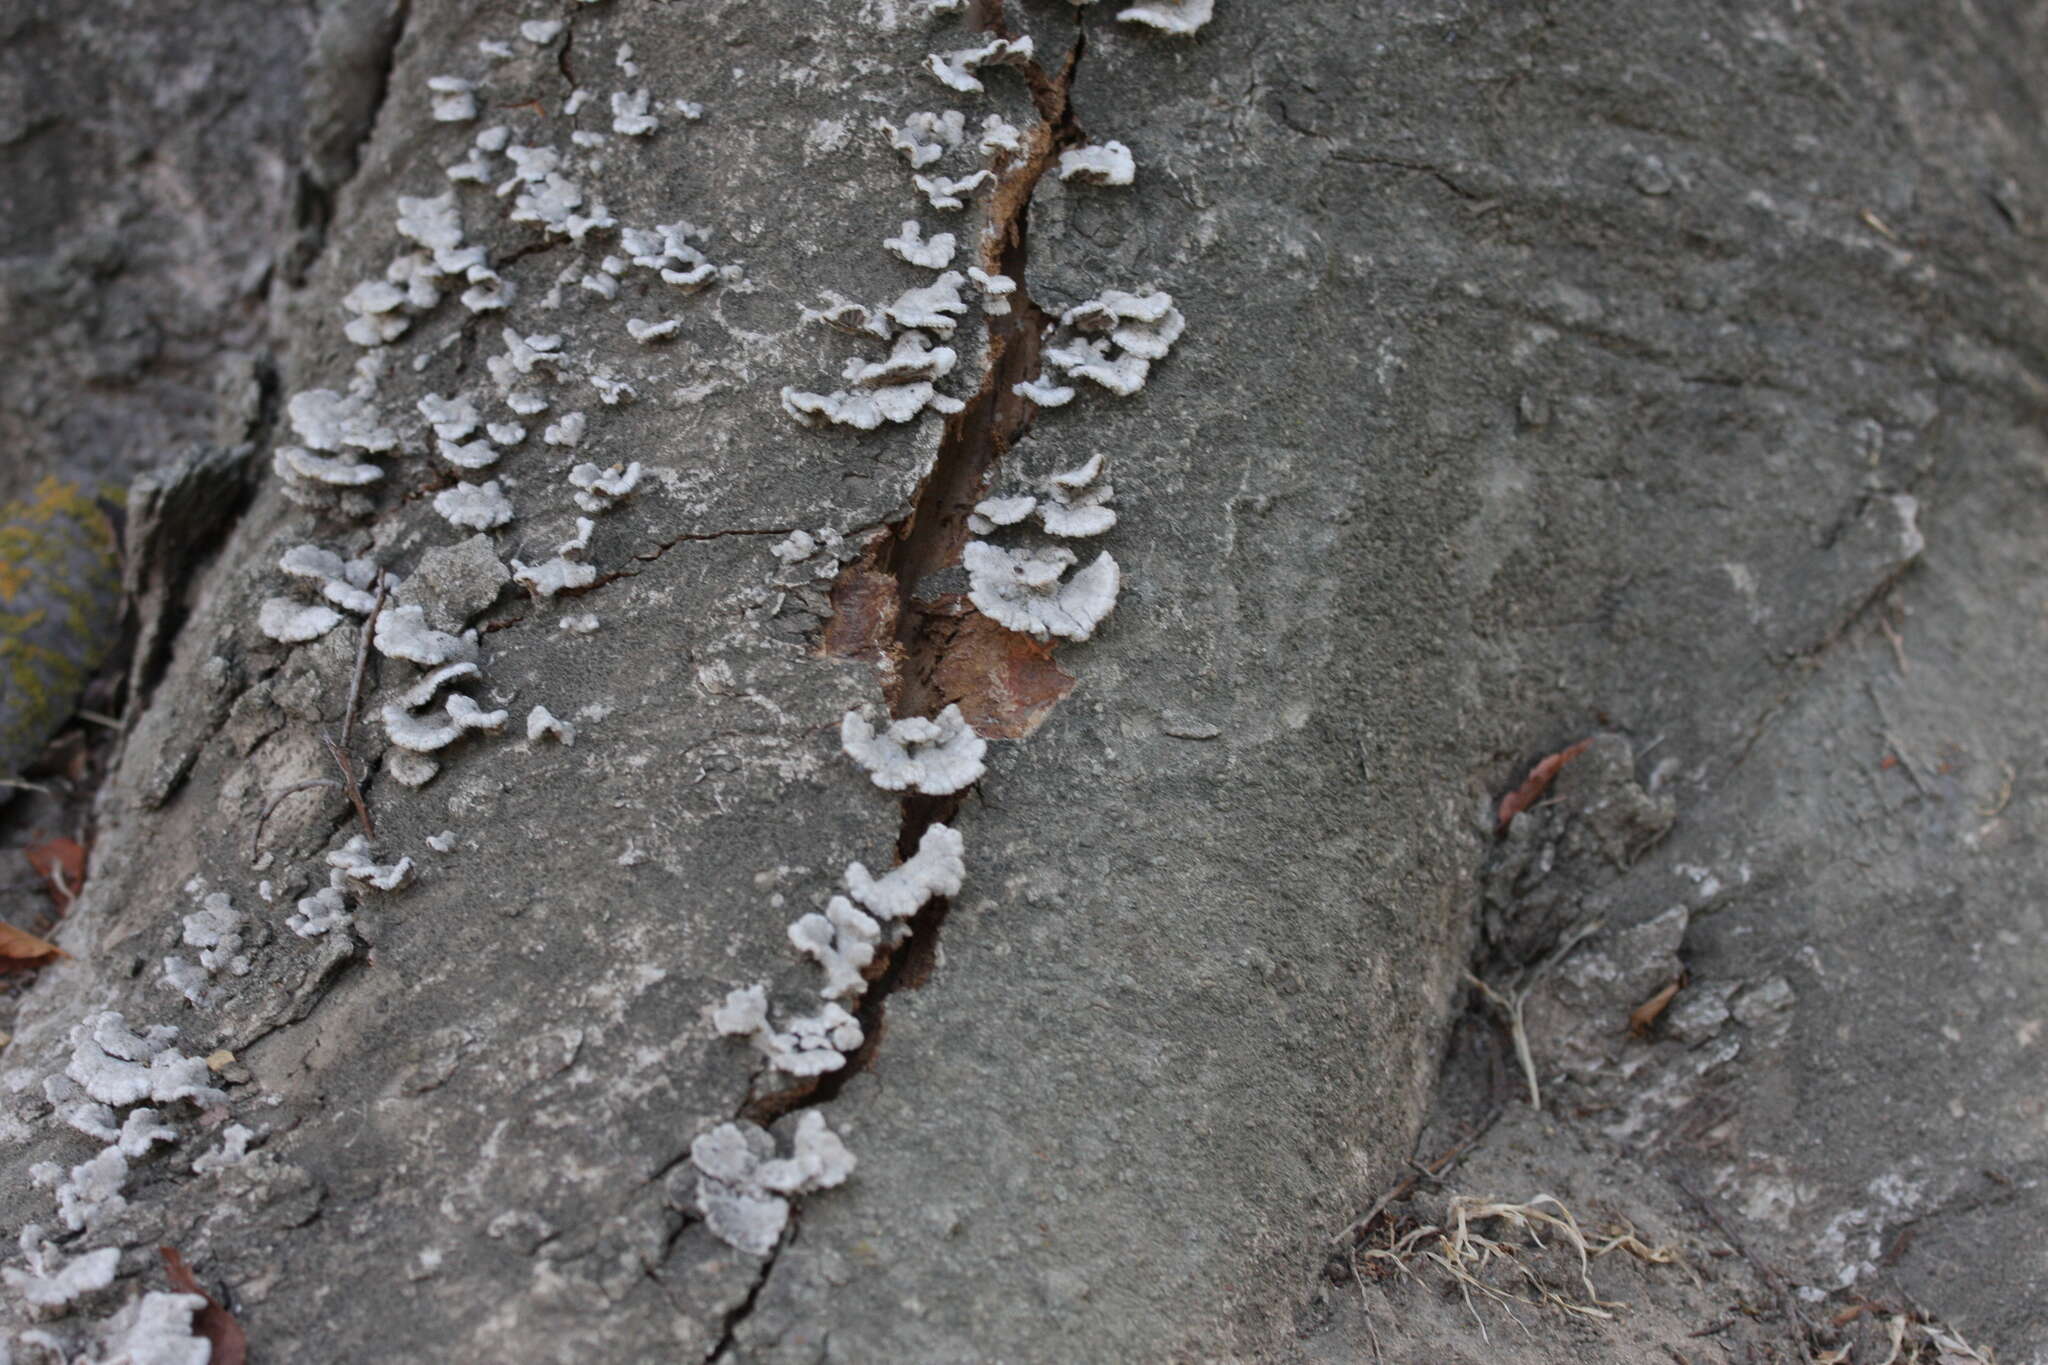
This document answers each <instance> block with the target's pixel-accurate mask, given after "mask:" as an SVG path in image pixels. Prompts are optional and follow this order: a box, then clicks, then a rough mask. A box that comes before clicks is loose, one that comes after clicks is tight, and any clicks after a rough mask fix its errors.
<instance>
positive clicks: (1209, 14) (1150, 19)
mask: <svg viewBox="0 0 2048 1365" xmlns="http://www.w3.org/2000/svg"><path fill="white" fill-rule="evenodd" d="M1215 15H1216V0H1145V3H1143V4H1139V5H1132V6H1131V7H1130V8H1128V9H1124V10H1119V11H1118V12H1117V16H1116V17H1117V18H1119V19H1121V20H1123V21H1124V22H1125V23H1127V24H1147V25H1150V26H1151V27H1153V28H1156V29H1158V30H1160V31H1161V32H1162V33H1176V34H1189V33H1193V32H1194V31H1195V30H1196V29H1198V28H1200V27H1201V26H1202V25H1204V24H1206V23H1208V22H1209V20H1211V19H1212V18H1214V17H1215Z"/></svg>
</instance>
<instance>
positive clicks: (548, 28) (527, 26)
mask: <svg viewBox="0 0 2048 1365" xmlns="http://www.w3.org/2000/svg"><path fill="white" fill-rule="evenodd" d="M565 27H567V25H565V24H564V23H563V22H562V21H561V20H560V19H528V20H525V21H524V22H522V23H521V24H520V25H519V36H520V37H522V38H524V39H526V41H527V42H529V43H532V44H533V45H534V46H535V47H544V46H546V45H547V44H549V43H552V42H553V41H554V40H555V39H556V38H557V37H558V36H560V34H561V32H562V30H563V29H564V28H565Z"/></svg>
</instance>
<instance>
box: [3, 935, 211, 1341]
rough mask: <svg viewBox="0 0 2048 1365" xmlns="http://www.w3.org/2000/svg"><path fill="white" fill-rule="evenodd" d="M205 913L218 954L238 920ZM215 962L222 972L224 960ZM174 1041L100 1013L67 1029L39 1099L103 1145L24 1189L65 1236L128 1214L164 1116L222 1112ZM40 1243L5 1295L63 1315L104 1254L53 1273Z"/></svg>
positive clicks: (30, 1240)
mask: <svg viewBox="0 0 2048 1365" xmlns="http://www.w3.org/2000/svg"><path fill="white" fill-rule="evenodd" d="M208 910H210V911H212V912H213V913H212V914H211V915H210V916H209V917H207V918H206V919H205V920H204V927H202V929H201V932H200V935H199V936H200V937H202V938H214V939H217V940H220V943H217V944H216V946H221V943H224V942H225V941H226V940H227V939H228V938H230V937H231V936H233V935H234V934H235V932H236V929H237V927H238V926H239V919H238V918H236V917H233V916H231V915H229V914H227V913H225V911H226V907H225V906H224V905H213V906H210V907H208ZM205 913H206V912H205V911H202V914H205ZM189 923H190V920H188V924H189ZM220 961H221V965H223V966H225V965H227V961H226V959H221V960H220ZM177 1036H178V1030H177V1029H175V1028H173V1027H171V1026H169V1025H167V1024H159V1025H155V1026H152V1027H151V1028H149V1029H147V1030H146V1031H145V1032H143V1033H140V1034H138V1033H136V1032H134V1031H133V1030H132V1029H130V1028H129V1027H128V1021H127V1019H126V1018H125V1017H124V1016H122V1015H121V1014H118V1013H115V1012H114V1011H111V1010H106V1011H101V1012H99V1013H96V1014H92V1015H89V1016H87V1017H86V1018H85V1019H84V1020H83V1021H82V1022H80V1023H78V1024H77V1025H74V1026H73V1028H72V1030H71V1036H70V1043H71V1056H70V1060H69V1061H68V1062H67V1064H66V1065H65V1067H64V1070H63V1071H62V1072H59V1073H56V1074H53V1075H50V1076H47V1077H45V1078H44V1080H43V1096H44V1098H45V1099H47V1100H48V1101H49V1102H50V1104H51V1105H52V1107H54V1108H55V1110H56V1112H57V1116H58V1118H59V1119H60V1120H61V1121H62V1122H64V1123H65V1124H67V1125H69V1126H70V1127H72V1128H74V1129H76V1130H77V1131H78V1132H80V1133H83V1134H85V1135H86V1136H87V1137H90V1138H93V1139H94V1140H95V1141H98V1142H103V1143H106V1144H107V1145H106V1146H105V1147H103V1148H102V1149H101V1150H100V1151H99V1153H98V1154H97V1155H95V1156H93V1157H91V1158H89V1159H87V1160H85V1161H82V1162H79V1163H77V1164H76V1165H73V1166H71V1167H69V1168H68V1169H67V1168H65V1167H63V1166H59V1165H57V1164H56V1163H54V1162H47V1161H46V1162H38V1163H36V1165H34V1166H32V1167H30V1169H29V1177H30V1179H31V1180H33V1181H34V1182H35V1183H36V1184H38V1185H41V1186H44V1187H46V1188H50V1189H53V1190H54V1191H55V1193H56V1199H57V1217H58V1220H59V1221H60V1222H62V1223H63V1224H64V1226H65V1227H66V1228H68V1229H70V1230H71V1231H73V1232H79V1231H88V1230H94V1229H97V1228H98V1227H99V1226H100V1225H102V1224H104V1223H106V1222H108V1221H110V1220H111V1219H113V1218H116V1217H118V1216H119V1215H120V1214H121V1213H122V1212H123V1211H124V1210H126V1208H127V1207H128V1200H127V1196H126V1193H125V1191H126V1190H127V1186H128V1176H129V1163H130V1162H131V1161H140V1160H143V1159H144V1158H146V1157H148V1156H149V1154H150V1152H151V1151H152V1149H153V1148H155V1147H156V1146H158V1145H159V1144H175V1143H176V1142H177V1141H178V1140H179V1136H178V1132H177V1130H176V1129H175V1128H173V1127H171V1125H170V1124H169V1123H167V1122H165V1121H164V1112H165V1110H166V1109H168V1108H169V1107H170V1106H173V1105H176V1104H179V1103H181V1102H183V1103H190V1104H193V1105H197V1106H200V1107H208V1106H212V1105H218V1104H223V1103H225V1102H226V1100H227V1096H226V1095H225V1094H223V1093H222V1092H221V1091H220V1090H218V1089H216V1088H215V1087H214V1086H213V1085H212V1084H211V1081H212V1073H211V1071H210V1070H209V1069H208V1067H207V1063H206V1060H205V1059H204V1058H200V1057H190V1056H187V1055H185V1054H184V1053H181V1052H179V1051H178V1050H177V1048H176V1047H175V1046H174V1043H175V1041H176V1039H177ZM122 1111H126V1112H125V1113H124V1112H122ZM41 1235H42V1234H41V1230H40V1229H36V1230H35V1231H33V1232H32V1233H25V1234H24V1237H23V1242H22V1250H23V1253H24V1255H25V1256H26V1258H27V1260H28V1265H29V1268H28V1270H27V1271H26V1272H19V1271H12V1270H10V1271H9V1272H8V1274H7V1280H8V1283H9V1285H10V1286H11V1287H14V1288H16V1289H17V1291H18V1292H20V1293H22V1294H23V1295H24V1297H26V1298H28V1299H29V1301H30V1302H31V1303H33V1304H36V1305H37V1306H39V1307H45V1308H61V1307H63V1306H64V1305H65V1304H68V1303H69V1302H70V1301H71V1299H73V1298H76V1297H78V1296H79V1295H81V1294H84V1293H88V1292H91V1291H92V1290H93V1289H97V1288H104V1287H105V1286H106V1284H107V1283H108V1282H109V1280H108V1279H107V1278H106V1277H105V1276H103V1274H102V1270H101V1268H102V1267H103V1265H104V1264H105V1257H106V1255H108V1254H111V1253H102V1252H93V1253H89V1254H88V1255H87V1256H84V1257H81V1258H79V1260H77V1261H75V1262H72V1263H71V1264H70V1265H69V1266H64V1265H60V1264H59V1263H57V1262H56V1261H54V1260H53V1259H52V1258H51V1256H50V1255H49V1254H48V1252H47V1250H46V1249H45V1248H44V1247H43V1246H42V1244H41Z"/></svg>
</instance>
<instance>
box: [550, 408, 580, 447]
mask: <svg viewBox="0 0 2048 1365" xmlns="http://www.w3.org/2000/svg"><path fill="white" fill-rule="evenodd" d="M589 429H590V419H589V418H588V417H585V416H584V415H583V414H582V413H580V412H565V413H563V414H562V419H561V420H560V421H559V422H550V423H548V425H547V429H546V430H544V431H542V432H541V434H540V439H541V440H542V441H543V442H545V443H546V444H548V445H551V446H574V445H580V444H582V442H583V434H584V432H586V431H588V430H589Z"/></svg>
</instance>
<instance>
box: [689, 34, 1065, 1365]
mask: <svg viewBox="0 0 2048 1365" xmlns="http://www.w3.org/2000/svg"><path fill="white" fill-rule="evenodd" d="M969 26H970V27H971V28H975V29H979V30H981V31H983V32H986V33H989V34H991V35H993V36H995V37H1002V38H1008V37H1011V36H1013V35H1012V33H1011V31H1010V29H1009V26H1008V24H1007V23H1006V22H1005V20H1004V15H1003V4H1002V0H977V4H976V5H975V7H974V9H973V11H972V12H971V13H970V15H969ZM1086 46H1087V35H1086V32H1085V30H1082V29H1081V28H1079V26H1078V24H1077V27H1076V31H1075V36H1074V44H1073V46H1072V47H1071V48H1069V49H1068V50H1067V54H1066V56H1065V58H1064V59H1063V60H1062V62H1061V64H1060V69H1059V72H1058V74H1057V75H1053V74H1049V73H1047V71H1046V70H1045V69H1044V67H1042V66H1041V65H1039V64H1038V63H1037V62H1036V61H1032V62H1030V63H1027V64H1026V65H1025V66H1024V67H1023V69H1022V74H1023V77H1024V81H1025V84H1026V86H1027V88H1028V89H1029V90H1030V92H1031V99H1032V103H1033V105H1034V106H1035V107H1036V109H1037V112H1038V116H1039V122H1038V123H1037V124H1036V125H1035V126H1034V127H1033V128H1032V129H1031V131H1030V133H1029V135H1028V138H1027V141H1026V145H1025V150H1024V151H1023V152H1022V153H1021V154H1018V155H1015V156H1013V157H1011V158H1010V160H1009V162H1008V164H1007V165H1004V166H1003V167H1002V169H1001V171H1000V172H999V177H998V179H997V182H996V186H995V189H994V191H993V192H992V194H991V196H990V199H989V207H988V216H989V221H988V230H987V231H986V233H985V234H984V235H983V236H982V237H981V242H982V247H981V252H980V255H981V261H980V264H981V267H982V269H984V270H986V271H988V272H989V273H991V274H1001V275H1007V276H1008V277H1009V278H1010V279H1011V280H1013V281H1015V282H1016V289H1015V291H1014V292H1013V293H1012V294H1011V295H1010V296H1009V299H1010V311H1009V312H1008V313H1007V314H1000V315H994V316H990V315H986V314H984V315H983V321H984V325H985V328H986V333H985V347H986V353H987V365H986V368H985V370H984V372H983V375H982V380H981V384H980V387H979V388H978V389H977V390H976V391H975V393H974V396H973V397H971V398H969V399H968V400H966V406H965V407H963V408H962V409H961V410H960V411H959V412H958V413H956V414H954V415H952V416H951V417H948V418H947V419H946V425H945V430H944V433H943V434H942V436H941V437H940V441H939V449H938V454H937V455H936V456H935V458H934V459H933V461H932V467H931V470H930V472H929V473H927V474H926V475H925V478H924V481H923V482H922V483H921V484H920V485H919V486H918V490H917V493H916V495H915V497H914V498H913V499H912V500H911V510H910V512H909V514H908V515H907V516H905V517H904V518H903V519H902V520H900V521H897V522H893V523H891V524H890V525H889V526H888V527H887V528H886V530H884V531H883V532H882V533H881V534H879V535H878V536H877V537H876V538H875V542H874V544H873V545H872V546H871V547H870V549H869V551H868V553H867V554H866V555H864V556H862V558H861V559H860V560H858V561H856V562H855V563H853V564H851V565H849V566H848V568H847V571H846V572H845V573H844V574H842V575H841V577H840V579H839V581H838V583H837V584H835V586H834V589H833V605H834V609H835V615H836V614H838V612H839V611H841V610H844V609H846V608H847V607H848V606H849V605H850V603H851V601H852V599H853V598H855V597H858V596H859V595H861V594H864V593H865V594H869V595H873V594H874V593H875V589H877V588H878V587H879V588H881V589H883V590H884V591H885V592H886V594H887V598H888V600H887V601H886V602H885V603H884V604H882V607H881V610H880V611H876V610H875V608H874V606H873V605H872V604H868V605H866V606H865V608H864V610H863V611H862V613H861V614H862V615H863V616H864V617H865V618H866V620H867V624H866V625H864V626H863V627H862V628H860V629H857V630H856V631H855V632H853V634H854V635H855V636H858V637H862V638H859V639H857V640H852V641H850V642H851V643H852V644H854V645H855V648H854V649H849V650H846V651H844V652H861V653H865V654H868V655H869V656H870V657H873V658H874V659H875V662H876V663H877V665H878V667H879V668H880V671H881V673H882V677H883V684H884V686H883V693H884V696H885V697H886V699H887V700H888V703H889V709H890V713H891V714H892V715H895V716H899V717H902V716H913V715H916V716H923V715H931V714H933V713H934V712H936V711H938V710H940V709H941V708H943V707H944V706H946V705H948V704H949V703H951V702H955V701H958V700H961V698H959V697H957V696H950V695H947V689H946V688H945V687H944V686H942V684H941V682H940V680H939V672H940V665H941V664H942V662H943V661H944V659H945V656H946V653H947V649H948V647H949V645H951V643H952V642H953V641H954V640H955V639H956V638H957V636H958V634H959V629H958V624H957V616H958V609H957V603H949V602H948V601H947V600H945V599H944V598H943V597H939V598H926V597H923V596H920V594H919V588H920V586H921V585H922V584H923V583H924V582H925V580H927V579H928V578H930V577H931V576H932V575H934V574H936V573H938V572H940V571H941V570H944V569H949V568H952V567H953V566H955V565H957V564H958V563H959V562H960V557H961V551H962V549H963V548H964V547H965V545H966V543H967V535H968V528H967V517H968V514H969V513H970V512H972V511H973V510H974V505H975V504H976V503H977V502H979V501H981V500H982V498H983V497H985V496H986V495H987V492H988V489H989V487H990V485H991V483H992V482H993V480H994V477H995V475H996V472H997V470H998V469H999V467H1000V466H1001V463H1002V460H1003V457H1004V456H1005V455H1007V454H1008V453H1009V451H1010V450H1011V449H1013V448H1014V447H1015V446H1016V444H1017V443H1018V442H1019V441H1020V440H1022V439H1023V438H1024V436H1025V435H1026V433H1027V432H1028V431H1029V430H1030V427H1031V422H1032V419H1033V417H1034V416H1035V415H1036V413H1037V405H1036V404H1034V403H1032V402H1030V401H1029V400H1028V399H1026V398H1023V397H1021V396H1019V395H1018V394H1017V393H1016V392H1015V386H1016V385H1017V384H1019V383H1022V382H1024V381H1025V380H1030V379H1036V378H1037V377H1038V373H1039V350H1040V345H1041V343H1042V342H1043V339H1044V337H1045V334H1046V333H1047V332H1048V331H1049V330H1050V328H1051V325H1052V323H1053V319H1052V318H1051V317H1049V316H1048V315H1047V314H1046V313H1045V311H1044V310H1043V309H1041V308H1040V307H1039V306H1038V305H1037V303H1036V302H1034V301H1033V300H1032V298H1031V293H1030V288H1029V281H1028V276H1027V274H1026V271H1027V269H1028V267H1029V264H1030V213H1031V196H1032V192H1033V191H1034V190H1035V189H1036V188H1037V186H1038V182H1039V181H1040V179H1042V178H1043V177H1044V175H1045V173H1046V172H1047V171H1048V170H1050V169H1052V168H1053V166H1055V165H1056V164H1057V162H1058V159H1059V154H1060V152H1061V151H1063V150H1065V149H1067V148H1069V147H1075V146H1079V145H1081V144H1082V143H1084V142H1085V141H1086V135H1085V134H1084V133H1083V131H1082V129H1081V125H1080V121H1079V119H1078V118H1076V117H1075V114H1074V111H1073V106H1072V102H1071V98H1070V96H1071V92H1072V89H1073V82H1074V76H1075V73H1076V71H1077V70H1078V69H1079V66H1080V62H1081V57H1082V54H1083V52H1084V51H1085V50H1086ZM874 627H882V628H885V629H887V630H888V631H889V634H888V636H887V638H874V637H875V636H876V635H879V634H880V631H879V630H876V629H874ZM826 649H827V650H828V652H841V651H837V650H834V649H833V639H832V634H831V631H830V628H829V626H828V628H827V642H826ZM965 799H966V795H965V793H952V794H948V795H943V796H927V795H923V794H919V793H914V792H913V793H910V794H908V795H906V796H905V797H904V798H903V801H902V806H901V811H902V815H901V820H900V823H899V826H898V831H897V836H896V854H897V857H898V859H899V860H901V859H908V858H909V857H911V856H912V855H913V854H915V853H916V852H917V848H918V845H919V843H920V842H921V841H922V840H923V838H924V835H925V832H926V831H927V830H929V829H930V828H931V827H932V826H933V825H937V824H946V823H949V822H951V821H952V820H953V818H954V817H955V816H956V815H957V814H958V813H959V810H960V807H961V805H962V804H963V802H964V801H965ZM951 909H952V901H951V899H950V898H948V897H945V896H934V897H933V898H932V899H931V900H929V901H927V902H926V903H925V905H924V906H923V908H921V909H920V910H919V911H918V912H917V913H916V914H915V915H913V916H912V917H911V918H910V920H909V921H908V922H907V928H908V929H909V933H908V934H907V935H906V936H905V937H904V938H903V940H902V941H901V942H900V943H898V944H896V945H895V946H894V947H892V948H887V949H884V950H883V951H882V952H881V953H879V954H877V956H876V959H875V962H874V964H873V965H872V966H871V967H870V968H869V971H868V988H867V990H866V992H865V993H863V995H862V996H861V1000H860V1006H859V1008H858V1009H857V1010H855V1011H854V1014H855V1015H856V1017H857V1018H858V1019H859V1020H860V1026H861V1034H862V1040H861V1044H860V1046H859V1047H857V1048H855V1049H854V1050H853V1051H852V1052H850V1053H848V1054H847V1058H846V1064H845V1065H844V1066H843V1067H841V1068H840V1069H839V1070H837V1071H831V1072H827V1073H825V1074H824V1075H822V1076H819V1077H816V1078H812V1079H810V1080H808V1081H806V1082H804V1083H802V1084H799V1085H793V1086H790V1087H788V1088H786V1089H781V1090H777V1091H774V1092H772V1093H768V1094H762V1093H758V1091H757V1092H756V1093H754V1094H750V1095H749V1096H748V1097H747V1099H746V1100H745V1101H744V1102H743V1103H742V1104H741V1105H740V1107H739V1110H738V1113H737V1115H736V1117H739V1118H742V1119H746V1120H749V1121H751V1122H753V1123H757V1124H760V1125H762V1126H763V1127H766V1126H768V1125H769V1124H772V1123H774V1122H775V1121H776V1120H777V1119H780V1118H782V1117H784V1116H785V1115H788V1114H791V1113H794V1112H796V1111H797V1110H800V1109H808V1108H812V1107H814V1106H818V1105H824V1104H829V1103H831V1102H832V1101H833V1100H835V1099H837V1098H838V1096H839V1094H840V1092H841V1091H842V1090H844V1089H845V1087H846V1085H847V1083H848V1082H849V1081H851V1080H852V1079H853V1078H854V1077H855V1076H857V1075H860V1074H861V1073H862V1072H864V1071H866V1070H867V1069H868V1068H869V1067H870V1066H872V1065H873V1063H874V1059H875V1056H876V1054H877V1053H878V1052H879V1051H880V1050H881V1044H882V1039H883V1037H884V1035H885V1034H886V1033H887V1031H888V1001H889V997H890V996H891V995H893V994H894V993H895V992H896V991H898V990H916V989H917V988H919V987H920V986H922V985H924V983H925V982H926V981H927V980H929V979H930V976H931V973H932V971H933V970H934V968H935V967H936V966H937V962H938V951H939V935H940V931H941V930H942V928H943V926H944V924H945V920H946V916H947V914H948V913H949V912H950V911H951ZM795 1227H796V1224H795V1222H794V1221H792V1224H791V1229H792V1230H791V1232H790V1233H789V1235H788V1236H786V1237H785V1238H784V1240H783V1242H782V1244H781V1245H780V1246H778V1247H777V1248H776V1250H775V1252H773V1253H771V1254H770V1255H769V1257H768V1258H767V1259H766V1260H765V1261H764V1262H763V1263H762V1266H761V1272H760V1277H759V1278H758V1279H757V1280H756V1281H755V1283H754V1286H753V1288H752V1289H751V1290H749V1292H748V1294H747V1297H746V1299H745V1300H744V1301H743V1302H742V1303H741V1304H740V1305H739V1306H738V1307H737V1308H735V1309H734V1310H733V1311H732V1313H730V1314H728V1315H727V1318H726V1323H725V1332H724V1335H723V1336H722V1337H721V1339H720V1341H719V1344H718V1347H717V1349H716V1350H714V1351H713V1353H712V1355H711V1359H713V1360H721V1359H725V1358H726V1357H727V1356H728V1354H729V1353H730V1352H731V1351H732V1350H733V1349H734V1346H735V1334H736V1332H737V1331H738V1329H739V1326H740V1324H741V1323H742V1322H744V1321H745V1319H746V1317H747V1315H748V1314H749V1313H750V1312H751V1311H752V1310H753V1306H754V1300H755V1299H756V1298H757V1297H758V1295H759V1294H760V1291H761V1289H762V1288H763V1287H764V1286H765V1285H766V1284H767V1282H768V1276H769V1274H770V1273H771V1272H772V1271H773V1270H774V1268H775V1261H776V1258H777V1257H778V1256H779V1255H780V1254H781V1252H782V1250H783V1248H784V1247H787V1246H788V1245H789V1244H790V1242H791V1241H793V1240H794V1239H795V1236H796V1231H795Z"/></svg>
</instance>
